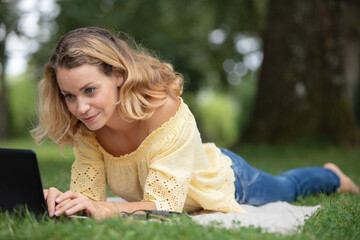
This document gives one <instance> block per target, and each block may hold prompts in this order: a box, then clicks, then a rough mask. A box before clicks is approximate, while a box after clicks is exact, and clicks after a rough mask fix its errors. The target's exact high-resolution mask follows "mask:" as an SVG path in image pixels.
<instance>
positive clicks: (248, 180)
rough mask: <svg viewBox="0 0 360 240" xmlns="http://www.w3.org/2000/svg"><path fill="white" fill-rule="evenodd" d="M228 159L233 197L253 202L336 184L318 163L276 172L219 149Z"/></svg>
mask: <svg viewBox="0 0 360 240" xmlns="http://www.w3.org/2000/svg"><path fill="white" fill-rule="evenodd" d="M221 152H222V153H223V154H225V155H227V156H229V157H230V158H231V160H232V168H233V170H234V173H235V199H236V201H237V202H238V203H243V204H250V205H254V206H259V205H263V204H266V203H269V202H275V201H288V202H292V201H295V200H296V199H297V198H298V197H300V196H306V195H310V194H316V193H320V192H322V193H331V192H333V191H336V189H337V188H338V187H339V186H340V179H339V177H338V176H337V175H336V174H335V173H334V172H333V171H331V170H329V169H325V168H322V167H308V168H296V169H293V170H290V171H287V172H284V173H282V174H279V175H277V176H272V175H270V174H268V173H266V172H263V171H261V170H258V169H256V168H253V167H251V166H250V165H249V164H248V163H247V162H246V161H245V160H244V159H242V158H241V157H240V156H238V155H237V154H235V153H233V152H231V151H229V150H226V149H221Z"/></svg>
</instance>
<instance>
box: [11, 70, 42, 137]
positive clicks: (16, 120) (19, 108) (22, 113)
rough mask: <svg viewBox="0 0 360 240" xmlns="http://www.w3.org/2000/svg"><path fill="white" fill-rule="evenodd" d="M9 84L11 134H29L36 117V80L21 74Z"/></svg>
mask: <svg viewBox="0 0 360 240" xmlns="http://www.w3.org/2000/svg"><path fill="white" fill-rule="evenodd" d="M8 86H9V88H8V99H9V114H10V130H9V133H10V136H22V135H27V134H28V131H29V129H30V128H31V127H32V121H33V120H34V118H35V95H36V82H35V81H33V80H31V79H30V78H29V77H28V76H26V75H21V76H18V77H16V78H12V79H10V82H9V85H8Z"/></svg>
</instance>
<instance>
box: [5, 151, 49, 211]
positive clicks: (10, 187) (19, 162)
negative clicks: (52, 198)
mask: <svg viewBox="0 0 360 240" xmlns="http://www.w3.org/2000/svg"><path fill="white" fill-rule="evenodd" d="M0 166H1V173H0V211H3V212H4V211H9V212H10V213H12V212H14V210H15V209H19V208H23V207H24V206H26V208H27V209H28V210H29V211H30V212H31V213H34V214H35V215H38V216H40V215H43V214H44V213H45V212H46V209H47V207H46V202H45V198H44V194H43V187H42V183H41V178H40V171H39V167H38V162H37V158H36V154H35V152H33V151H32V150H23V149H5V148H0Z"/></svg>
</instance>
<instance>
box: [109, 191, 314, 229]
mask: <svg viewBox="0 0 360 240" xmlns="http://www.w3.org/2000/svg"><path fill="white" fill-rule="evenodd" d="M107 201H108V202H126V201H125V200H123V199H121V198H118V197H114V198H108V199H107ZM241 206H242V207H243V209H244V210H245V211H246V213H221V212H211V213H204V214H199V215H195V216H190V217H191V218H192V219H193V220H194V221H195V222H197V223H198V224H201V225H210V224H214V222H215V223H216V225H217V226H219V227H224V228H227V229H231V228H236V227H239V226H240V227H249V226H253V227H256V228H262V229H263V230H264V231H265V232H280V233H285V234H288V233H293V232H296V231H297V230H298V229H299V228H298V227H299V226H303V225H304V223H305V220H306V219H307V218H308V217H310V216H311V215H312V214H313V213H315V211H316V210H317V209H319V208H320V205H317V206H295V205H292V204H290V203H288V202H273V203H269V204H266V205H263V206H259V207H255V206H251V205H245V204H242V205H241Z"/></svg>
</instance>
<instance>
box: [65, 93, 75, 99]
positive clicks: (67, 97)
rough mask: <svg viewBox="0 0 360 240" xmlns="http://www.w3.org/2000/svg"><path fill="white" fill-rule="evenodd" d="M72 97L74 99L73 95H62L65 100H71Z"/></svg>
mask: <svg viewBox="0 0 360 240" xmlns="http://www.w3.org/2000/svg"><path fill="white" fill-rule="evenodd" d="M73 97H74V95H72V94H66V95H64V98H65V99H66V100H71V99H72V98H73Z"/></svg>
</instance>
